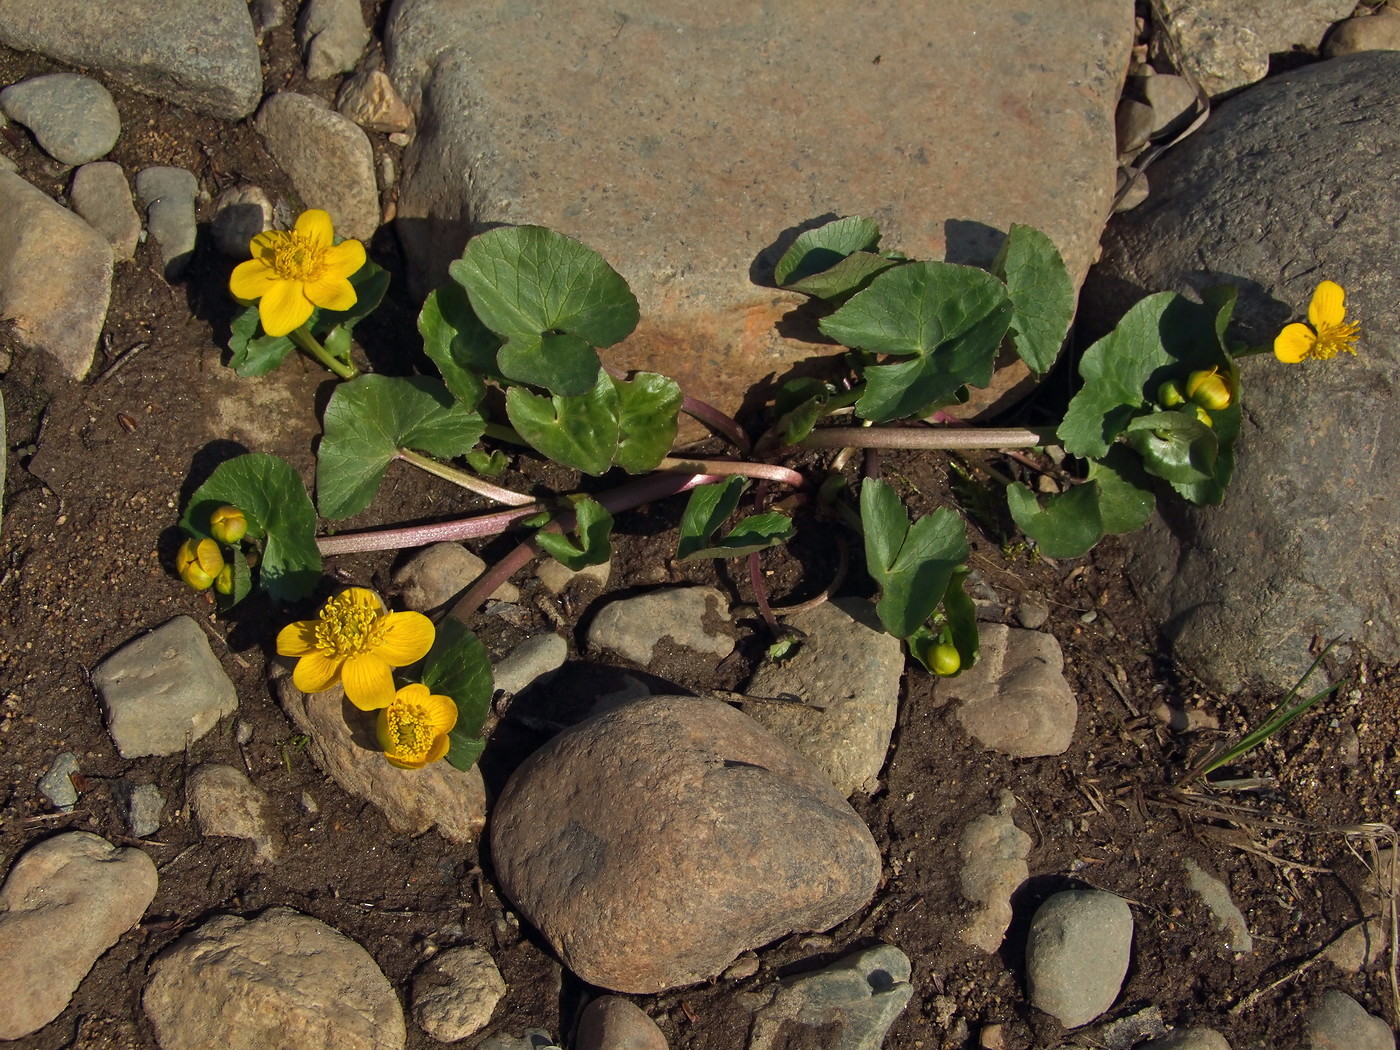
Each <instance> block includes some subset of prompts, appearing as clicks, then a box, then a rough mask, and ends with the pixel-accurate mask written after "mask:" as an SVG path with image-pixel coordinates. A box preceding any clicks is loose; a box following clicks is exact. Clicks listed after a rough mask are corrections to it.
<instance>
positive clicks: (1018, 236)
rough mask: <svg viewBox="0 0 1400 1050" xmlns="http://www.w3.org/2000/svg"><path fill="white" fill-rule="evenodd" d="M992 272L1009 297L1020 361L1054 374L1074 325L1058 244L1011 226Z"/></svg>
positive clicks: (1070, 290) (1013, 337)
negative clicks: (1063, 346) (1002, 282)
mask: <svg viewBox="0 0 1400 1050" xmlns="http://www.w3.org/2000/svg"><path fill="white" fill-rule="evenodd" d="M992 272H993V273H994V274H996V275H997V276H998V277H1000V278H1001V279H1002V280H1003V281H1005V282H1006V290H1007V292H1008V293H1010V295H1011V303H1012V306H1013V312H1012V314H1011V340H1012V342H1013V343H1014V344H1015V346H1016V352H1017V353H1018V354H1020V355H1021V360H1022V361H1024V362H1026V365H1027V366H1028V367H1029V368H1030V369H1031V370H1032V371H1033V372H1037V373H1040V374H1044V373H1045V372H1047V371H1049V370H1050V366H1051V365H1053V364H1054V363H1055V358H1056V357H1058V356H1059V354H1060V346H1061V344H1062V343H1063V342H1064V341H1065V335H1066V334H1067V333H1068V332H1069V325H1070V322H1071V321H1073V320H1074V282H1073V281H1072V280H1070V276H1069V270H1067V269H1066V268H1065V261H1064V259H1062V258H1060V253H1059V250H1058V249H1056V247H1055V242H1054V241H1052V240H1050V238H1049V237H1047V236H1045V234H1043V233H1041V232H1040V231H1039V230H1037V229H1035V227H1033V226H1022V225H1019V224H1013V225H1012V227H1011V231H1010V232H1009V233H1008V234H1007V236H1006V240H1005V241H1004V242H1003V243H1002V246H1001V251H1000V252H999V253H998V254H997V258H996V262H994V263H993V264H992Z"/></svg>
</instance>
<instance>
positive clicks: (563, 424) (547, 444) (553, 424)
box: [506, 372, 620, 474]
mask: <svg viewBox="0 0 1400 1050" xmlns="http://www.w3.org/2000/svg"><path fill="white" fill-rule="evenodd" d="M619 413H620V403H619V399H618V396H617V387H616V385H615V384H614V383H613V380H612V377H611V376H609V375H608V374H607V373H606V372H600V373H599V374H598V381H597V382H596V383H595V384H594V385H593V389H592V390H590V391H589V392H588V393H586V394H582V395H580V396H578V397H559V396H557V395H554V396H550V397H542V396H540V395H539V394H532V393H530V391H528V390H526V389H525V388H524V387H519V386H513V387H511V388H510V389H509V390H507V391H506V415H507V417H508V418H509V419H510V425H511V426H513V427H514V428H515V429H516V432H517V433H519V435H520V436H521V437H522V438H524V439H525V440H526V441H528V442H529V443H530V445H531V446H532V447H533V448H535V449H536V450H537V451H539V452H541V453H543V454H544V455H545V456H547V457H549V458H550V459H552V460H554V461H555V462H557V463H563V464H564V465H565V466H569V467H573V468H575V469H576V470H581V471H583V472H584V473H585V474H602V473H604V472H605V471H606V470H607V469H608V468H609V467H610V466H612V461H613V456H614V455H615V454H616V453H617V439H618V433H619V424H618V416H619Z"/></svg>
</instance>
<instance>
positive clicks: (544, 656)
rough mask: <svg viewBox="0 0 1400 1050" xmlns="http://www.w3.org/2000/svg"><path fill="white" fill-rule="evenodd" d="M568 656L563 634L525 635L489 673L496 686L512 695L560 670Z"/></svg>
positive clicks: (567, 647)
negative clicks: (526, 636)
mask: <svg viewBox="0 0 1400 1050" xmlns="http://www.w3.org/2000/svg"><path fill="white" fill-rule="evenodd" d="M568 657H569V646H568V644H567V643H566V642H565V641H564V639H563V638H560V637H559V636H558V635H557V634H537V635H535V636H534V637H533V638H527V639H525V641H523V642H521V643H520V644H519V645H517V646H516V647H515V648H514V649H512V650H511V651H510V653H509V654H508V655H507V656H506V657H505V658H504V659H503V660H501V661H500V662H499V663H497V664H496V665H495V666H494V667H492V669H491V672H492V677H493V679H494V682H495V686H496V688H497V689H500V690H502V691H503V692H505V693H506V694H508V695H511V696H514V695H515V694H516V693H522V692H524V691H525V689H526V688H527V687H528V686H530V685H531V684H532V683H534V682H536V681H538V680H539V679H541V678H544V677H545V676H546V675H551V674H553V673H554V672H555V671H557V670H559V668H561V667H563V666H564V661H565V660H567V659H568Z"/></svg>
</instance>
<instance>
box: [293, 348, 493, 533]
mask: <svg viewBox="0 0 1400 1050" xmlns="http://www.w3.org/2000/svg"><path fill="white" fill-rule="evenodd" d="M485 425H486V424H485V421H484V420H483V419H482V418H481V416H480V415H479V414H477V413H476V412H474V411H472V410H471V409H469V408H467V407H466V406H465V405H463V404H462V403H461V402H459V401H457V400H456V399H454V398H453V397H452V395H451V393H449V391H448V389H447V387H445V386H444V385H443V384H442V383H440V382H438V381H437V380H436V379H429V378H428V377H426V376H412V377H407V378H405V377H399V376H381V375H366V376H360V377H359V378H358V379H352V380H350V381H349V382H348V383H341V384H340V385H339V386H338V387H336V389H335V393H333V394H332V395H331V400H330V403H329V404H327V405H326V413H325V417H324V419H323V426H324V431H325V432H324V434H323V435H322V437H321V447H320V449H319V450H318V451H317V456H316V499H317V502H318V503H319V505H320V508H321V514H322V515H323V516H324V517H327V518H330V519H332V520H337V519H339V518H346V517H349V516H350V515H351V514H356V513H358V512H360V511H362V510H364V509H365V508H366V507H368V506H369V505H370V503H371V502H372V501H373V499H374V496H375V493H377V492H378V491H379V483H380V481H381V480H382V479H383V477H384V471H385V470H386V469H387V468H388V466H389V464H390V463H391V462H392V461H393V460H394V458H395V457H396V456H397V455H398V452H399V449H401V448H404V449H415V450H417V451H420V452H426V453H428V454H429V455H432V456H441V457H443V458H446V459H450V458H451V457H453V456H460V455H462V454H463V453H465V452H466V451H467V450H468V449H470V448H471V447H472V446H473V445H475V444H476V443H477V440H478V439H479V438H480V437H481V434H482V431H483V430H484V428H485Z"/></svg>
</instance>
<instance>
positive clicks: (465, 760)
mask: <svg viewBox="0 0 1400 1050" xmlns="http://www.w3.org/2000/svg"><path fill="white" fill-rule="evenodd" d="M423 684H424V685H426V686H427V687H428V689H429V690H430V691H431V692H433V693H436V694H438V695H441V696H449V697H451V698H452V702H453V703H455V704H456V705H457V724H456V725H455V726H454V727H453V728H452V731H451V732H450V733H449V734H448V740H449V742H450V745H451V746H450V747H449V748H448V751H447V756H446V759H447V761H448V762H449V763H450V764H452V765H454V766H456V767H457V768H458V769H470V768H471V767H472V765H473V764H474V763H475V762H476V760H477V759H478V758H480V757H481V753H482V751H484V750H485V749H486V742H485V741H484V740H482V739H481V728H482V726H484V725H485V724H486V715H487V713H488V712H489V710H490V708H491V696H492V694H493V693H494V692H495V689H494V687H493V683H492V676H491V659H490V657H489V656H488V655H487V653H486V647H485V646H484V645H482V644H481V641H480V640H479V639H478V638H477V636H476V635H474V634H472V632H471V631H469V630H467V628H466V627H465V626H463V624H462V622H461V621H460V620H457V619H454V618H453V617H451V616H449V617H447V618H445V619H444V620H443V621H442V623H440V624H438V628H437V636H436V637H435V638H434V639H433V647H432V649H430V650H429V651H428V655H427V656H426V657H425V658H424V660H423Z"/></svg>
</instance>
